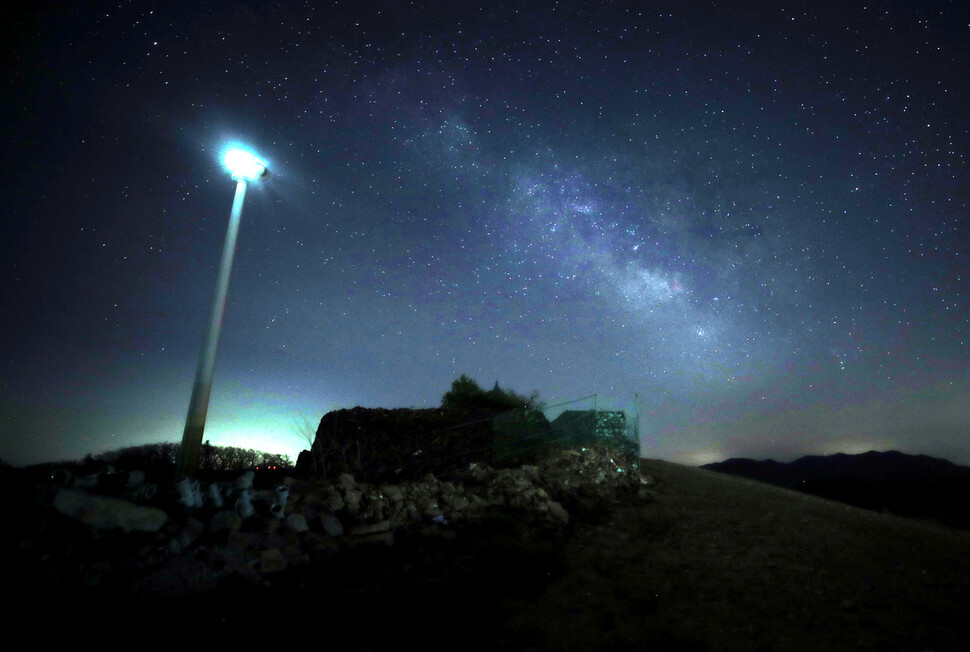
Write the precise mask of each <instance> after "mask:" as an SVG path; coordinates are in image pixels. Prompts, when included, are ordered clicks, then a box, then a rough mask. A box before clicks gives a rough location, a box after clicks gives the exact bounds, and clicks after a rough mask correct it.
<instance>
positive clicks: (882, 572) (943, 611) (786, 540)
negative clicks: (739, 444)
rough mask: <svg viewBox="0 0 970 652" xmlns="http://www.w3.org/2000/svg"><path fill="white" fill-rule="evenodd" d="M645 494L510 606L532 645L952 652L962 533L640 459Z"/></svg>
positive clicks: (512, 628) (958, 639)
mask: <svg viewBox="0 0 970 652" xmlns="http://www.w3.org/2000/svg"><path fill="white" fill-rule="evenodd" d="M641 471H642V472H643V473H644V474H648V475H651V476H653V477H654V478H655V479H656V480H657V489H656V493H657V499H656V501H655V502H654V503H652V504H649V505H644V506H628V507H623V508H621V509H619V510H617V511H616V512H615V513H613V514H612V515H611V517H610V518H609V520H608V521H607V522H605V523H603V524H601V525H599V526H594V527H590V528H588V529H586V530H585V531H584V532H581V533H578V534H577V536H576V537H574V538H573V539H571V540H570V541H569V542H567V543H566V544H565V549H564V551H563V556H564V560H565V570H564V572H563V573H562V574H561V575H560V576H559V577H558V578H556V579H555V580H553V581H552V582H551V583H550V584H549V586H548V587H547V588H546V590H545V591H544V592H543V593H542V595H541V596H539V597H538V598H537V599H536V600H534V601H532V602H530V603H528V604H519V605H516V609H515V613H516V615H515V616H514V617H513V618H512V620H511V622H510V624H509V626H508V628H507V634H506V637H507V640H509V641H510V642H511V641H515V642H516V645H517V646H520V649H521V647H524V646H525V644H526V642H528V643H531V644H533V645H535V646H536V647H535V649H544V650H588V649H614V650H615V649H631V650H632V649H661V650H667V649H687V650H753V649H760V650H850V649H851V650H860V649H861V650H930V649H931V650H937V651H939V650H957V649H966V641H967V640H968V635H970V627H968V624H967V621H966V614H967V613H970V560H968V557H967V554H966V553H967V550H968V549H970V533H967V532H963V531H959V530H952V529H948V528H944V527H942V526H938V525H934V524H930V523H924V522H918V521H913V520H908V519H903V518H898V517H893V516H889V515H884V514H879V513H874V512H871V511H867V510H863V509H858V508H855V507H851V506H847V505H842V504H839V503H835V502H831V501H827V500H824V499H821V498H816V497H814V496H808V495H804V494H800V493H797V492H795V491H791V490H788V489H783V488H778V487H773V486H770V485H766V484H763V483H758V482H755V481H752V480H747V479H744V478H738V477H732V476H728V475H723V474H718V473H714V472H712V471H707V470H704V469H697V468H690V467H685V466H681V465H677V464H673V463H669V462H662V461H658V460H642V461H641Z"/></svg>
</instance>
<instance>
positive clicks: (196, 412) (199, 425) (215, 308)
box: [176, 179, 246, 480]
mask: <svg viewBox="0 0 970 652" xmlns="http://www.w3.org/2000/svg"><path fill="white" fill-rule="evenodd" d="M245 196H246V181H245V179H238V180H237V183H236V196H235V198H234V199H233V200H232V213H230V214H229V230H228V231H227V232H226V242H225V244H224V245H223V247H222V262H221V263H220V265H219V277H218V279H217V280H216V293H215V297H214V298H213V300H212V312H211V313H210V314H209V325H208V326H207V327H206V330H205V339H203V341H202V352H201V353H200V354H199V365H198V367H197V368H196V370H195V384H194V385H193V386H192V399H191V400H190V401H189V413H188V415H187V416H186V417H185V430H184V431H183V432H182V445H181V446H180V447H179V457H178V464H177V466H176V479H179V480H180V479H182V478H193V477H195V474H196V472H198V470H199V456H200V454H201V452H202V433H203V431H204V430H205V417H206V413H207V412H208V410H209V391H210V390H211V389H212V372H213V370H214V368H215V364H216V350H217V349H218V348H219V332H220V331H221V330H222V318H223V315H225V312H226V295H227V293H228V290H229V277H230V276H231V274H232V258H233V255H234V254H235V253H236V236H237V235H238V233H239V219H240V217H241V216H242V206H243V198H244V197H245Z"/></svg>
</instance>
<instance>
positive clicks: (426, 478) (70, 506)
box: [20, 446, 652, 590]
mask: <svg viewBox="0 0 970 652" xmlns="http://www.w3.org/2000/svg"><path fill="white" fill-rule="evenodd" d="M250 477H251V476H250ZM651 484H652V480H650V479H649V478H647V477H645V476H642V475H640V473H639V472H638V471H637V468H636V460H634V459H629V458H621V457H620V456H619V455H618V454H617V453H615V452H614V451H611V450H610V449H606V448H603V447H597V446H593V447H587V448H580V449H569V450H562V451H559V452H557V453H555V454H551V455H549V456H548V457H546V458H543V459H542V460H540V462H539V464H536V465H523V466H520V467H518V468H514V469H510V468H504V469H495V468H492V467H490V466H488V465H487V464H484V463H482V462H473V463H470V464H468V465H467V467H466V468H464V469H463V470H462V471H460V472H453V473H450V474H448V475H441V476H439V475H435V474H433V473H431V472H427V473H425V474H424V475H423V476H422V477H421V478H420V479H417V480H410V481H403V482H394V483H391V482H367V481H364V480H362V479H358V478H356V477H355V476H354V475H352V474H349V473H343V474H340V475H339V476H338V477H337V478H336V479H335V480H330V479H327V478H325V477H317V478H311V479H309V480H300V479H297V478H285V479H284V481H283V482H282V483H281V484H280V485H278V486H276V487H269V488H258V487H257V488H255V489H252V490H250V489H248V488H247V487H246V482H245V481H243V482H242V483H237V484H236V485H233V486H232V487H223V489H222V492H221V495H222V496H223V499H224V500H223V504H222V506H221V507H220V506H218V505H217V504H215V502H214V501H213V500H208V501H207V502H205V503H203V505H202V506H201V507H192V508H189V507H187V506H186V505H185V504H184V503H185V501H184V500H183V501H182V502H176V500H175V495H174V492H170V493H169V494H163V495H162V497H161V499H160V501H159V504H158V505H156V506H153V507H140V506H135V505H133V503H130V502H128V501H125V500H123V499H120V498H111V499H110V500H105V499H104V498H105V497H102V496H96V495H94V494H88V493H86V492H84V491H81V490H77V489H60V490H59V491H58V490H56V489H54V493H53V499H52V500H51V501H50V503H49V504H48V505H47V506H46V507H47V513H46V514H45V515H44V516H43V517H42V518H39V519H37V520H36V523H37V524H39V527H37V528H34V530H33V531H31V532H24V533H23V534H22V537H21V541H20V547H21V550H22V551H24V552H25V553H26V556H27V557H28V558H30V559H31V560H32V561H33V563H34V564H35V566H34V570H35V571H37V573H38V574H39V575H41V576H46V577H47V578H48V579H50V580H52V581H54V582H55V583H57V582H63V581H68V580H67V579H66V578H69V577H70V576H72V575H74V576H75V577H77V576H83V582H84V583H86V584H91V583H94V584H97V583H98V582H99V581H100V578H102V577H106V576H108V575H111V574H112V573H115V572H128V573H129V575H130V574H135V575H138V576H140V577H141V578H142V579H141V580H139V581H144V582H147V585H151V584H152V583H153V582H154V583H155V585H154V588H152V589H151V590H160V589H159V585H158V583H159V582H163V583H164V581H168V580H164V579H163V578H172V579H170V582H171V583H177V584H179V585H180V586H183V587H184V586H185V585H187V584H190V583H187V582H186V580H185V578H178V579H174V578H177V577H178V576H177V574H176V573H173V572H172V571H171V568H170V567H169V566H168V564H171V563H173V560H176V559H178V558H191V559H192V560H193V561H194V563H196V564H199V563H201V564H202V565H203V566H204V567H206V568H207V569H208V570H207V572H209V571H211V573H212V574H213V577H216V576H218V577H223V576H225V575H226V574H228V573H235V574H238V575H240V576H242V577H245V578H247V579H249V580H250V581H252V582H254V583H256V584H258V583H260V582H261V581H263V578H265V577H267V575H268V574H272V573H276V572H279V571H282V570H285V569H287V568H290V567H294V566H301V565H306V564H311V563H313V562H314V560H317V559H320V558H321V557H326V558H333V556H334V555H337V554H339V553H340V552H341V551H342V550H343V549H346V548H354V547H358V546H368V545H379V546H392V545H394V544H395V542H396V541H400V540H401V539H402V538H411V537H419V538H420V537H435V538H442V539H453V538H456V537H460V536H461V532H462V529H463V528H464V527H466V526H471V525H474V524H476V523H481V522H482V521H483V520H485V519H487V518H488V517H489V515H490V514H494V513H495V512H496V511H498V512H502V513H504V514H510V515H512V516H513V518H514V519H515V520H516V522H518V523H520V524H525V525H527V526H528V527H532V528H534V529H537V530H542V531H544V532H549V533H556V532H561V531H562V530H563V528H565V527H566V526H567V524H568V523H569V522H570V510H572V509H574V508H579V509H602V510H608V509H609V505H610V503H611V502H612V503H615V502H617V501H620V500H649V499H650V498H651V495H650V490H649V486H650V485H651ZM247 492H248V493H247ZM41 493H43V492H41ZM197 493H201V494H203V495H208V496H214V495H220V492H218V491H212V490H211V488H210V490H209V491H205V492H202V491H197ZM85 496H87V498H85ZM166 501H167V502H166ZM280 501H283V504H281V503H280ZM246 505H248V509H247V508H246ZM92 506H93V507H92ZM94 507H96V508H97V509H94ZM112 509H114V510H115V511H114V512H112ZM92 510H93V511H92ZM92 513H94V514H95V516H94V517H92V516H91V514H92ZM160 515H162V516H160ZM162 517H164V518H162ZM112 519H114V520H112ZM72 524H73V525H72ZM66 542H67V543H66ZM186 555H188V557H186ZM156 570H157V571H158V572H155V571H156ZM195 572H196V574H199V571H198V569H196V571H195ZM145 578H148V579H145ZM129 585H130V583H129ZM147 585H146V586H147ZM146 590H149V589H146Z"/></svg>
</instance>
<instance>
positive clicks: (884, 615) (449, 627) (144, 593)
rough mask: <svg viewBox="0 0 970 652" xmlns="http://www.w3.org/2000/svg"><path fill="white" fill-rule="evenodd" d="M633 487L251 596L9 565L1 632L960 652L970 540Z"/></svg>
mask: <svg viewBox="0 0 970 652" xmlns="http://www.w3.org/2000/svg"><path fill="white" fill-rule="evenodd" d="M641 471H642V473H644V474H645V475H649V476H652V477H653V478H655V479H656V481H657V484H656V486H655V487H654V490H655V493H656V500H654V501H653V502H649V503H646V504H642V503H638V504H633V503H620V504H615V505H613V506H611V507H610V508H608V509H607V508H606V507H603V508H599V509H596V510H590V511H589V512H586V513H573V515H572V516H573V519H572V523H571V524H570V526H569V528H568V529H567V530H566V531H565V532H563V533H559V534H553V533H550V532H545V533H540V532H537V531H534V530H532V529H530V528H527V527H525V526H523V525H522V524H521V523H519V522H517V520H516V519H515V518H514V516H513V515H510V514H502V513H496V514H493V515H492V516H491V517H489V518H488V519H485V520H484V521H483V522H481V523H478V524H476V525H472V526H467V527H466V528H464V529H460V530H458V531H457V532H456V536H454V537H453V538H444V537H440V536H439V537H428V536H419V537H404V538H400V539H398V540H397V541H396V542H395V544H394V546H392V547H386V546H376V547H372V546H362V547H360V548H355V549H352V550H346V549H339V548H335V549H334V551H333V552H332V553H330V554H323V555H321V556H319V557H318V558H316V559H314V560H313V563H312V564H309V565H306V566H301V567H299V568H293V569H289V570H287V571H285V572H283V573H276V574H273V575H272V576H270V577H268V578H267V579H266V580H265V582H263V584H262V585H261V586H259V585H254V584H253V583H251V582H248V581H245V580H243V579H241V578H240V577H238V576H236V575H233V574H229V575H223V574H220V573H218V572H217V570H216V569H214V568H213V560H211V559H207V558H205V557H204V556H200V555H192V554H188V553H185V554H182V555H180V556H178V557H174V558H172V560H170V561H169V562H166V563H165V564H163V565H161V566H158V567H156V568H155V569H154V570H153V571H152V574H153V575H154V576H155V577H145V576H132V575H125V574H123V573H120V574H115V575H114V576H112V577H111V578H110V579H107V580H104V581H102V582H100V583H99V584H98V585H97V586H93V587H92V586H83V582H81V583H80V584H78V583H77V582H73V583H72V582H60V583H58V584H55V585H50V583H49V582H48V579H49V578H40V577H32V576H31V570H30V568H20V569H18V568H17V564H16V559H17V558H16V554H17V553H16V551H13V552H12V553H11V555H12V556H10V557H7V562H8V566H9V567H10V569H9V571H8V577H9V578H11V580H12V581H11V582H10V583H9V584H8V589H9V593H10V595H11V597H13V598H14V600H13V602H12V604H13V606H12V607H9V608H8V609H7V610H6V612H5V616H6V617H5V618H4V620H5V621H6V622H7V623H8V624H9V627H8V630H7V631H8V633H13V632H17V633H18V636H19V634H20V633H26V634H27V635H28V636H29V637H31V638H32V639H33V640H36V641H38V642H45V641H46V642H52V641H55V640H58V639H63V640H66V641H67V642H72V643H85V642H88V641H90V642H92V643H95V644H98V643H101V644H110V645H112V646H114V645H117V644H128V645H139V646H141V645H152V646H153V647H155V646H157V645H159V644H163V643H167V642H176V643H178V642H182V643H184V644H186V645H195V644H198V643H205V644H221V645H237V644H239V643H247V644H249V647H250V648H252V647H255V646H257V645H259V646H264V645H267V644H272V645H274V646H299V647H301V648H302V647H304V646H310V647H309V649H314V648H317V647H320V648H323V647H327V648H335V649H340V650H366V649H372V650H384V649H395V648H401V647H403V646H405V645H408V646H418V649H425V650H428V649H431V650H433V649H450V650H476V649H482V650H484V649H489V650H498V649H510V650H535V651H540V650H549V651H552V650H917V651H920V650H966V649H968V647H970V624H968V621H970V618H968V614H970V559H968V552H970V533H967V532H965V531H957V530H951V529H947V528H943V527H941V526H937V525H935V524H932V523H926V522H919V521H912V520H907V519H902V518H897V517H892V516H888V515H883V514H878V513H875V512H868V511H865V510H861V509H857V508H853V507H848V506H844V505H841V504H838V503H834V502H828V501H825V500H822V499H819V498H814V497H811V496H806V495H803V494H799V493H795V492H792V491H789V490H785V489H780V488H776V487H771V486H768V485H762V484H758V483H755V482H753V481H749V480H745V479H741V478H735V477H731V476H725V475H720V474H717V473H714V472H710V471H705V470H702V469H694V468H689V467H684V466H680V465H676V464H672V463H668V462H662V461H656V460H642V468H641ZM9 523H10V521H8V524H9ZM15 525H16V524H15V523H14V526H15ZM121 553H123V551H119V554H121ZM11 561H12V562H13V563H10V562H11ZM143 575H144V574H143Z"/></svg>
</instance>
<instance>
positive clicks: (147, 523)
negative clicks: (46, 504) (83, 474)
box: [53, 488, 168, 532]
mask: <svg viewBox="0 0 970 652" xmlns="http://www.w3.org/2000/svg"><path fill="white" fill-rule="evenodd" d="M53 504H54V509H56V510H57V511H58V512H60V513H61V514H63V515H65V516H68V517H70V518H73V519H74V520H76V521H80V522H81V523H84V524H85V525H87V526H89V527H92V528H94V529H96V530H113V529H115V528H121V529H122V530H124V531H125V532H129V531H131V530H139V531H142V532H157V531H158V530H159V528H161V527H162V524H163V523H165V521H166V520H168V515H167V514H166V513H165V512H163V511H162V510H160V509H158V508H156V507H142V506H139V505H136V504H134V503H132V502H129V501H127V500H122V499H121V498H112V497H110V496H96V495H93V494H89V493H87V492H86V491H79V490H77V489H66V488H65V489H61V490H60V491H58V492H57V495H55V496H54V503H53Z"/></svg>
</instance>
